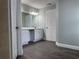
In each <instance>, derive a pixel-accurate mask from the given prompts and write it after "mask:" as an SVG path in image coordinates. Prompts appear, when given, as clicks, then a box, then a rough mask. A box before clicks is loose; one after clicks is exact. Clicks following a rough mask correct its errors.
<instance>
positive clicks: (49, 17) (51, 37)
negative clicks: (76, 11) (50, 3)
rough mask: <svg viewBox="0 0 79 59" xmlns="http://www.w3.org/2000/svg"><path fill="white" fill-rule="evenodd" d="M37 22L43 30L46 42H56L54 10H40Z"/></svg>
mask: <svg viewBox="0 0 79 59" xmlns="http://www.w3.org/2000/svg"><path fill="white" fill-rule="evenodd" d="M39 20H40V25H39V27H41V28H44V30H45V34H46V38H47V39H46V40H48V41H56V8H55V7H53V8H52V7H50V8H44V9H41V10H40V18H39ZM47 28H48V29H47Z"/></svg>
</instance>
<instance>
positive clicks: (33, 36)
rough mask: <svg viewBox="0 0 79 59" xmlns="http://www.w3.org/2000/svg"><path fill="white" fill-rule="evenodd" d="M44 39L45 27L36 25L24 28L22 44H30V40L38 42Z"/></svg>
mask: <svg viewBox="0 0 79 59" xmlns="http://www.w3.org/2000/svg"><path fill="white" fill-rule="evenodd" d="M42 39H43V29H35V28H34V27H23V28H22V45H25V44H28V43H29V41H33V42H37V41H40V40H42Z"/></svg>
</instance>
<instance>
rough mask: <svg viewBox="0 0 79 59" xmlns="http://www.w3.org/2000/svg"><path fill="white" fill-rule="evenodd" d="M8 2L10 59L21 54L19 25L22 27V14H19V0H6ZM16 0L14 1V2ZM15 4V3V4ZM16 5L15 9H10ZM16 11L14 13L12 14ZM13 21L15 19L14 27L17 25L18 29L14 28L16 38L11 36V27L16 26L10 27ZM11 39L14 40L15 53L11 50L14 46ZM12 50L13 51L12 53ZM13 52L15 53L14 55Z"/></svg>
mask: <svg viewBox="0 0 79 59" xmlns="http://www.w3.org/2000/svg"><path fill="white" fill-rule="evenodd" d="M8 2H9V3H8V4H9V8H10V10H9V12H10V15H9V16H10V19H11V20H9V22H10V24H9V27H10V30H9V31H10V35H9V36H10V39H11V40H10V44H11V45H10V51H11V52H10V54H11V55H10V57H11V59H15V58H16V57H17V56H21V55H23V49H22V43H21V42H22V41H21V32H22V31H21V27H22V15H21V0H8ZM14 2H16V3H14ZM15 4H16V5H15ZM15 7H16V9H15V10H14V11H13V10H12V9H14V8H15ZM13 13H16V14H13ZM13 21H16V27H18V29H17V30H16V36H17V37H16V39H15V38H14V37H13V36H12V35H13V34H12V33H13V32H14V31H12V29H16V27H12V25H13V23H12V22H13ZM13 40H16V41H17V42H16V47H17V49H15V50H16V53H15V52H14V51H13V48H15V47H14V46H15V44H14V43H13ZM13 52H14V53H13ZM14 54H15V55H14Z"/></svg>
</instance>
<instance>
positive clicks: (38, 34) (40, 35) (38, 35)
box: [34, 29, 43, 42]
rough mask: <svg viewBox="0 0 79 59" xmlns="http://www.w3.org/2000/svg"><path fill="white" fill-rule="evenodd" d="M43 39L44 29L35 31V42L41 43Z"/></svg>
mask: <svg viewBox="0 0 79 59" xmlns="http://www.w3.org/2000/svg"><path fill="white" fill-rule="evenodd" d="M41 39H43V30H42V29H37V30H35V40H34V42H36V41H39V40H41Z"/></svg>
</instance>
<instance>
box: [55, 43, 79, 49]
mask: <svg viewBox="0 0 79 59" xmlns="http://www.w3.org/2000/svg"><path fill="white" fill-rule="evenodd" d="M56 45H57V46H59V47H64V48H69V49H74V50H79V46H73V45H68V44H63V43H58V42H56Z"/></svg>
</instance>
